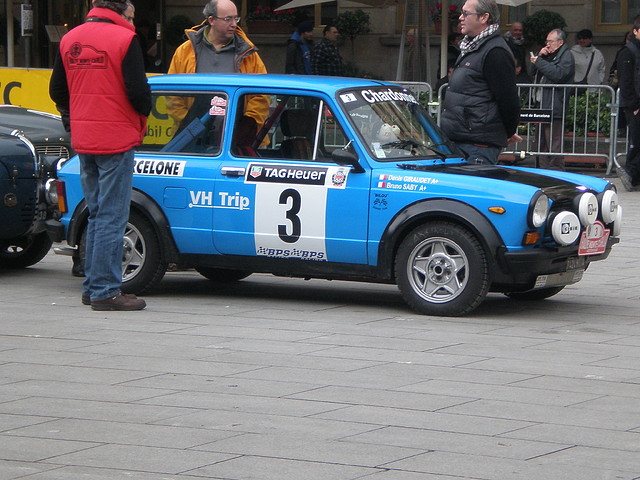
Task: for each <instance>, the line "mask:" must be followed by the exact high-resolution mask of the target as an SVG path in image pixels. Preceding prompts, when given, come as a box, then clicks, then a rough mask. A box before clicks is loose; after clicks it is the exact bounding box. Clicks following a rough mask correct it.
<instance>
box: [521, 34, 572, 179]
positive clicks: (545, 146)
mask: <svg viewBox="0 0 640 480" xmlns="http://www.w3.org/2000/svg"><path fill="white" fill-rule="evenodd" d="M566 39H567V34H566V33H565V32H564V31H562V30H560V29H554V30H551V31H550V32H549V33H548V34H547V41H546V43H545V46H544V47H543V48H542V49H541V50H540V51H539V52H538V55H534V56H532V57H531V64H532V65H531V71H532V72H533V75H534V76H535V79H536V82H535V83H540V84H561V83H572V82H573V77H574V74H575V63H574V60H573V55H572V54H571V51H570V50H569V49H568V48H567V45H566V44H565V41H566ZM568 102H569V95H568V94H567V92H566V91H565V89H563V88H550V87H547V88H543V89H542V98H541V100H540V108H543V109H547V110H549V109H550V110H551V111H552V119H551V123H546V124H542V128H541V135H540V137H541V138H540V151H542V152H555V153H558V152H562V133H563V129H564V125H563V123H562V119H563V116H564V111H565V110H566V107H567V105H568ZM538 167H540V168H548V169H550V170H564V157H563V156H561V155H541V156H540V158H539V159H538Z"/></svg>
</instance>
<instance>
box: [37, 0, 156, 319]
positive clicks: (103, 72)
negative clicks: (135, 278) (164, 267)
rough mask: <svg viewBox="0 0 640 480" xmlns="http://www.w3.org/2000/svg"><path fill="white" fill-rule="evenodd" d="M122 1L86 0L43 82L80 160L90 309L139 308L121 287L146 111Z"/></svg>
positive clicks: (146, 94) (143, 80)
mask: <svg viewBox="0 0 640 480" xmlns="http://www.w3.org/2000/svg"><path fill="white" fill-rule="evenodd" d="M128 6H130V3H129V2H126V1H124V0H109V1H107V0H93V8H92V9H91V10H90V11H89V13H88V14H87V19H86V21H85V23H83V24H82V25H79V26H78V27H76V28H74V29H73V30H71V31H70V32H69V33H67V34H66V35H65V36H64V37H63V38H62V41H61V42H60V48H59V51H58V54H57V55H56V59H55V63H54V67H53V71H52V73H51V80H50V83H49V95H50V97H51V99H52V100H53V102H54V103H55V104H56V107H57V108H58V110H59V111H60V113H61V115H62V118H63V124H64V125H65V128H67V130H69V131H71V140H72V145H73V148H74V149H75V151H76V152H77V153H78V156H79V159H80V180H81V183H82V192H83V194H84V198H85V200H86V202H87V208H88V210H89V223H88V226H87V231H86V249H85V252H86V256H85V264H84V273H85V280H84V281H83V284H82V303H83V304H85V305H91V308H92V309H93V310H142V309H143V308H145V307H146V303H145V301H144V300H142V299H139V298H136V297H135V296H133V295H125V294H123V293H122V292H121V286H122V249H123V242H122V238H123V236H124V232H125V227H126V225H127V220H128V219H129V207H130V203H131V190H132V183H133V166H134V148H135V147H136V146H138V145H140V143H141V142H142V138H143V137H144V134H145V130H146V126H147V116H148V115H149V113H150V111H151V92H150V89H149V84H148V83H147V77H146V75H145V71H144V59H143V52H142V49H141V48H140V43H139V42H138V39H137V37H136V34H135V28H134V26H133V24H132V21H130V20H128V19H125V11H127V7H128ZM130 13H132V11H131V12H130Z"/></svg>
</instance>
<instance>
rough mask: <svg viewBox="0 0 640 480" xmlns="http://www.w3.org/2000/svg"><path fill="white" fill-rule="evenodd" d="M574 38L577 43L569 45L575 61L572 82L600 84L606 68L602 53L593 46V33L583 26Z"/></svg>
mask: <svg viewBox="0 0 640 480" xmlns="http://www.w3.org/2000/svg"><path fill="white" fill-rule="evenodd" d="M576 39H577V41H578V44H577V45H574V46H573V47H571V54H572V55H573V61H574V63H575V73H574V77H573V81H574V83H585V84H587V85H602V82H603V81H604V74H605V70H606V67H605V63H604V55H602V52H601V51H600V50H598V49H597V48H596V47H594V46H593V33H591V30H589V29H586V28H585V29H583V30H580V31H579V32H578V33H577V34H576Z"/></svg>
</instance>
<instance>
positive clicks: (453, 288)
mask: <svg viewBox="0 0 640 480" xmlns="http://www.w3.org/2000/svg"><path fill="white" fill-rule="evenodd" d="M395 273H396V282H397V284H398V288H399V289H400V292H401V293H402V296H403V298H404V299H405V301H406V302H407V303H408V304H409V305H410V306H411V307H412V308H413V309H414V310H416V311H417V312H419V313H422V314H426V315H439V316H458V315H465V314H467V313H469V312H471V311H472V310H473V309H475V308H476V307H477V306H478V305H480V303H482V301H483V300H484V298H485V297H486V295H487V292H488V291H489V267H488V262H487V259H486V254H485V252H484V249H483V248H482V245H481V244H480V242H479V241H478V239H477V238H476V237H475V236H474V235H473V234H472V233H471V232H470V231H468V230H467V229H465V228H463V227H461V226H459V225H456V224H453V223H448V222H438V223H428V224H425V225H421V226H419V227H417V228H416V229H414V230H413V231H412V232H411V233H410V234H409V235H407V237H406V238H405V239H404V240H403V242H402V243H401V244H400V248H399V249H398V253H397V254H396V261H395Z"/></svg>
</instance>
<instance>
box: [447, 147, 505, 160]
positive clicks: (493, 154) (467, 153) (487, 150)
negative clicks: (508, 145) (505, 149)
mask: <svg viewBox="0 0 640 480" xmlns="http://www.w3.org/2000/svg"><path fill="white" fill-rule="evenodd" d="M457 145H458V148H459V149H460V150H462V153H464V158H466V159H467V161H468V162H469V163H482V164H484V165H495V164H496V163H498V156H499V155H500V152H501V151H502V149H501V148H498V147H490V146H483V145H473V144H470V143H458V144H457Z"/></svg>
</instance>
